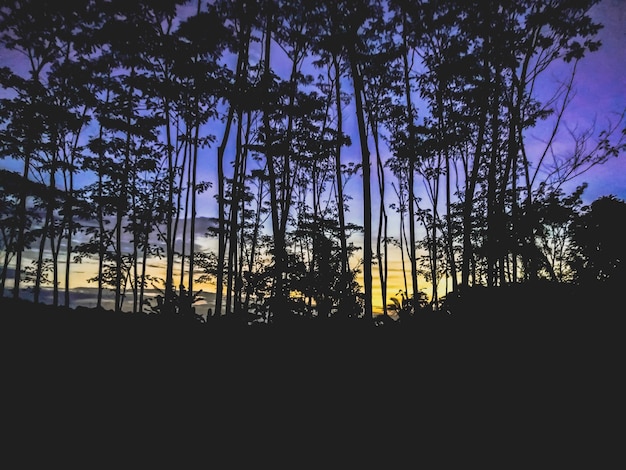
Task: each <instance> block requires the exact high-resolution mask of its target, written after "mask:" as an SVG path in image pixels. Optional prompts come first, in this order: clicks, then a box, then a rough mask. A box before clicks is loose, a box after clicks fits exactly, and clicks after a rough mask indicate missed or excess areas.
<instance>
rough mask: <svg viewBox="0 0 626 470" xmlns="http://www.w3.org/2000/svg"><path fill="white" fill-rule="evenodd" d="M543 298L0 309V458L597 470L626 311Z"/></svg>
mask: <svg viewBox="0 0 626 470" xmlns="http://www.w3.org/2000/svg"><path fill="white" fill-rule="evenodd" d="M548 292H550V293H552V294H554V293H555V291H554V290H550V291H542V290H541V289H535V290H534V292H533V293H532V294H531V293H530V292H529V291H528V290H521V289H518V290H512V289H502V290H499V291H497V292H492V293H490V294H489V295H488V294H487V292H486V291H485V290H476V291H475V292H473V293H472V294H471V295H468V296H466V297H465V299H464V302H463V305H462V306H461V305H460V304H459V305H456V306H453V308H451V313H440V314H431V316H430V317H426V316H424V317H422V318H415V319H413V320H412V321H405V322H404V323H394V324H390V325H387V326H380V327H375V326H373V325H371V324H364V323H362V322H357V321H348V322H345V323H339V322H327V323H325V324H324V323H321V322H318V323H315V322H312V321H307V320H299V321H292V322H289V323H288V324H287V323H285V324H283V325H272V326H269V327H263V326H257V327H249V326H245V325H244V324H242V323H238V322H235V321H226V320H214V321H210V322H208V323H204V324H200V323H196V322H185V321H181V320H180V318H176V319H169V320H168V319H166V318H164V317H158V316H148V315H142V316H139V315H132V314H115V313H113V312H111V311H97V310H94V309H81V308H77V309H63V308H56V309H55V308H53V307H50V306H37V307H36V306H34V305H33V304H31V303H29V302H25V301H14V300H10V299H2V300H1V301H0V371H1V372H0V373H1V378H2V382H1V383H2V385H1V391H2V404H3V412H2V413H3V414H2V418H3V421H2V425H3V429H4V430H5V431H7V430H8V431H9V432H8V434H7V433H5V435H8V436H10V438H5V439H4V441H3V444H4V447H3V449H5V450H13V451H14V452H16V453H17V454H18V456H19V458H20V459H21V461H22V463H24V464H25V466H26V465H28V464H29V463H32V464H33V466H35V465H34V464H35V462H34V461H32V460H33V459H34V458H35V457H37V456H44V457H45V461H46V463H47V464H50V463H52V462H58V463H63V464H64V465H66V464H67V463H68V462H74V463H78V464H80V467H81V468H85V467H87V468H91V467H93V465H94V464H95V463H104V462H108V466H110V467H115V468H119V467H120V466H122V467H124V466H125V465H131V464H132V465H133V466H139V467H145V466H146V465H147V462H153V461H154V462H155V463H159V464H160V465H162V466H163V467H164V468H165V467H168V468H182V467H185V466H192V464H193V462H190V461H187V460H185V458H187V457H188V456H200V458H202V459H204V460H203V461H204V462H205V463H207V464H209V463H211V464H217V460H216V459H218V458H226V459H227V460H228V462H229V463H230V464H232V466H239V467H247V466H250V465H251V464H254V465H255V466H258V464H267V465H268V466H276V465H282V466H284V467H285V468H291V467H294V466H295V467H297V468H300V467H301V464H302V463H310V464H315V465H316V466H322V467H333V466H335V465H336V466H341V467H348V468H355V467H359V468H361V467H365V466H366V465H369V466H380V467H383V468H387V467H388V466H390V465H392V462H396V464H397V465H406V463H407V462H409V463H410V464H411V465H417V464H418V463H420V462H423V463H426V464H427V466H432V465H429V462H430V463H433V462H436V463H437V465H434V466H435V468H456V467H458V466H459V464H462V465H463V466H467V465H470V464H476V465H477V466H482V467H484V466H485V465H489V466H491V467H492V468H510V467H515V466H519V465H520V464H521V466H524V467H537V466H539V467H541V466H542V464H545V465H546V466H549V467H557V468H559V467H561V466H563V465H565V464H566V463H577V464H579V465H581V466H582V467H586V468H598V467H602V468H605V467H606V468H608V467H609V465H608V464H609V462H610V463H615V462H616V461H615V456H616V455H617V457H618V458H622V457H623V454H622V453H620V449H621V448H622V445H621V440H620V438H619V436H620V432H621V431H620V429H621V428H622V427H623V418H624V417H625V415H624V406H623V403H624V397H625V396H626V395H625V394H624V393H625V392H626V389H625V388H624V385H623V382H624V380H623V371H624V358H626V355H625V354H624V352H625V351H624V329H623V325H622V322H621V318H622V316H623V314H624V312H623V310H624V309H623V306H620V305H619V304H615V303H614V301H615V300H616V299H615V298H614V299H610V298H609V297H608V296H605V297H603V299H604V300H602V301H598V300H585V299H587V296H584V295H581V294H580V291H579V292H576V291H575V290H572V289H563V292H562V293H561V294H562V295H560V296H549V297H546V294H547V293H548ZM479 306H480V308H479ZM620 308H621V310H620ZM15 449H19V450H15ZM433 454H434V458H435V460H428V461H425V460H423V459H424V457H425V456H426V455H429V456H430V457H431V458H432V457H433ZM128 455H130V456H132V457H127V456H128ZM5 456H6V455H5ZM131 458H132V459H134V460H130V459H131ZM374 459H375V460H374ZM197 461H202V460H197ZM221 462H223V460H221ZM122 463H123V464H125V465H122ZM566 466H567V465H566Z"/></svg>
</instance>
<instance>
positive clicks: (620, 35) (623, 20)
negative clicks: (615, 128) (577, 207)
mask: <svg viewBox="0 0 626 470" xmlns="http://www.w3.org/2000/svg"><path fill="white" fill-rule="evenodd" d="M592 16H593V18H594V19H595V20H596V21H599V22H600V23H602V24H603V25H604V28H603V29H602V30H601V31H600V33H599V37H600V39H601V40H602V47H601V48H600V50H599V51H597V52H594V53H592V54H588V55H587V56H586V57H585V58H584V59H583V60H582V61H581V62H580V64H579V66H578V72H577V78H576V81H575V90H576V96H575V98H574V100H573V101H572V103H571V105H570V108H569V112H568V113H567V116H566V120H565V123H566V124H567V125H568V126H569V127H575V126H578V128H580V129H583V128H586V127H588V126H589V125H591V124H592V123H593V121H594V119H595V120H596V127H597V130H598V131H599V130H600V129H603V128H605V127H606V126H607V120H609V119H610V120H611V122H612V123H616V122H617V121H618V119H619V114H620V113H622V112H623V111H624V110H626V1H624V0H603V1H602V2H600V3H599V4H598V5H596V6H594V7H593V9H592ZM555 73H556V72H555ZM625 126H626V123H622V125H621V126H620V128H621V129H623V128H624V127H625ZM583 181H586V182H588V183H589V187H588V188H587V190H586V192H585V195H584V200H585V202H591V201H593V200H595V199H596V198H598V197H600V196H604V195H609V194H613V195H615V196H617V197H618V198H620V199H623V200H626V155H624V154H622V155H620V156H619V158H613V159H611V160H609V161H608V162H607V163H605V164H604V165H601V166H597V167H595V168H593V169H592V170H590V171H589V172H588V173H587V174H585V175H583V176H581V177H580V178H579V179H578V180H576V182H575V184H574V185H573V186H576V185H578V184H580V183H582V182H583Z"/></svg>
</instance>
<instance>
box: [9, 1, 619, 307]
mask: <svg viewBox="0 0 626 470" xmlns="http://www.w3.org/2000/svg"><path fill="white" fill-rule="evenodd" d="M591 16H592V18H593V19H594V20H596V21H598V22H600V23H602V24H603V25H604V28H603V29H602V30H601V31H600V33H599V35H598V38H599V39H600V40H601V41H602V46H601V48H600V49H599V50H598V51H597V52H594V53H590V54H588V55H587V56H586V57H585V58H584V59H583V60H582V61H581V62H580V63H579V64H578V68H577V75H576V79H575V82H574V90H575V96H574V97H573V99H572V102H571V103H570V105H569V107H568V110H567V112H566V114H565V116H564V121H563V128H562V129H561V131H560V133H559V135H558V136H557V139H558V143H557V145H555V148H556V149H557V152H562V153H563V154H564V155H565V154H567V153H568V152H571V151H572V144H573V143H572V140H571V138H570V137H569V135H568V132H567V129H568V128H569V129H573V130H577V131H580V130H583V129H587V128H589V127H590V126H592V125H594V122H595V126H596V130H597V131H599V130H600V129H602V128H605V127H607V126H608V125H609V123H611V124H613V125H614V124H616V123H617V122H618V120H619V118H620V114H621V113H622V112H623V111H624V110H626V0H602V1H601V2H600V3H599V4H598V5H596V6H594V7H593V9H592V12H591ZM277 53H279V52H278V50H277ZM17 60H19V55H17V54H16V53H14V52H10V51H9V52H7V51H3V52H0V66H5V65H6V66H11V67H13V66H14V65H15V64H16V61H17ZM276 65H277V66H278V69H280V63H279V62H278V63H277V64H276ZM569 72H570V66H569V65H565V64H560V63H559V64H554V65H552V66H551V68H550V69H549V70H548V71H547V74H546V75H545V78H544V82H543V84H542V89H541V90H540V92H541V93H544V94H545V96H550V93H551V91H552V90H554V87H555V86H556V85H557V84H558V82H559V81H562V80H566V79H567V78H568V76H569ZM347 86H349V84H348V85H347ZM350 106H353V103H352V104H351V105H350ZM344 119H345V121H344V127H345V131H346V132H347V133H349V134H350V135H351V136H352V142H353V145H352V146H351V147H348V148H345V149H344V151H343V152H344V154H343V155H344V158H345V160H346V161H353V162H360V159H361V155H360V148H359V145H358V142H359V139H358V133H357V122H356V117H355V114H354V112H353V111H352V108H350V107H349V108H348V109H347V110H346V112H345V114H344ZM624 125H625V123H622V126H621V128H624ZM549 129H550V126H549V125H548V123H546V124H545V125H544V126H539V127H538V128H536V129H533V130H532V131H531V132H529V133H528V135H527V142H526V143H527V145H528V147H529V149H534V150H535V151H540V149H541V148H542V146H543V143H542V142H543V140H544V139H545V134H546V132H549ZM215 134H216V135H217V136H218V139H219V138H221V135H220V130H219V129H217V130H216V131H215ZM233 141H234V138H231V139H230V142H231V143H232V142H233ZM216 148H217V144H214V145H213V146H212V147H211V148H210V149H208V150H207V151H206V152H205V153H204V154H203V155H201V156H200V159H201V160H200V168H203V169H204V170H201V174H200V179H206V180H208V181H215V178H216V175H215V164H214V158H215V152H216ZM370 151H371V153H372V163H374V153H373V146H371V147H370ZM16 164H17V163H16ZM17 165H18V166H17V168H19V164H17ZM0 168H10V169H16V168H14V167H12V162H11V161H9V160H0ZM374 169H375V167H374V166H373V165H372V173H373V176H374V175H375V172H374ZM392 181H393V178H391V177H389V178H387V186H386V188H385V192H386V195H387V197H388V199H387V201H386V205H387V207H388V206H389V204H390V203H393V202H395V196H394V190H393V188H392V186H391V182H392ZM583 182H586V183H588V188H587V190H586V192H585V193H584V195H583V200H584V202H585V203H591V202H592V201H593V200H595V199H597V198H598V197H601V196H607V195H614V196H616V197H618V198H620V199H622V200H626V155H620V156H619V158H612V159H611V160H609V161H607V162H606V163H605V164H603V165H601V166H597V167H595V168H592V169H591V170H590V171H588V172H587V173H585V174H584V175H582V176H581V177H579V178H577V179H576V180H575V181H572V182H571V183H569V184H568V185H566V187H565V188H564V189H566V190H568V191H571V190H573V189H574V188H575V187H576V186H578V185H579V184H581V183H583ZM361 185H362V182H361V178H360V175H357V176H354V177H352V179H351V181H350V182H349V183H348V186H347V188H346V190H347V192H349V193H350V194H351V195H352V196H353V197H355V198H356V199H353V200H352V201H350V202H349V205H350V210H349V212H348V214H347V217H348V218H349V221H350V222H355V223H359V224H360V223H362V220H363V217H364V216H365V214H363V211H362V204H361V203H360V201H359V200H358V196H359V195H360V193H361V187H362V186H361ZM214 188H216V185H214ZM377 193H378V191H377V187H376V182H375V179H374V178H373V180H372V195H373V197H374V200H373V207H374V208H375V209H374V213H373V214H372V219H373V221H374V234H375V233H376V222H377V220H378V212H377V211H378V199H377V197H378V196H377ZM418 193H419V190H418ZM198 212H199V215H200V216H204V217H216V216H217V213H216V204H214V193H213V192H211V191H208V192H207V193H206V194H204V195H203V196H202V197H201V198H200V199H199V210H198ZM387 212H388V214H389V216H390V221H389V235H390V236H394V237H397V236H398V229H397V228H398V226H399V223H398V221H397V220H396V219H394V217H393V210H390V209H387ZM199 233H202V232H200V231H199ZM355 241H356V242H357V243H358V239H355ZM198 244H199V248H203V249H208V248H210V247H211V242H210V241H209V240H206V239H204V240H199V241H198ZM390 250H391V253H392V255H391V256H392V258H394V261H393V262H392V263H390V268H389V269H390V271H389V276H390V278H389V284H390V286H389V289H388V298H389V297H391V296H394V295H396V293H397V292H398V291H399V290H400V289H402V288H403V283H402V270H401V264H400V261H399V258H398V256H397V250H394V249H393V248H391V247H390ZM394 253H395V254H394ZM157 269H158V267H157ZM76 271H77V274H79V276H77V278H76V279H75V282H76V285H77V286H88V285H89V286H93V284H88V283H86V281H85V280H86V278H88V277H89V272H88V271H89V269H88V266H85V268H84V269H77V270H76ZM373 275H374V293H373V296H374V308H375V310H380V308H381V304H382V302H381V300H380V294H379V289H380V287H379V283H378V281H377V275H378V274H377V268H376V267H374V269H373ZM440 287H442V288H443V287H444V286H443V285H442V286H440Z"/></svg>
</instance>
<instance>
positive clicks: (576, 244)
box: [570, 195, 626, 287]
mask: <svg viewBox="0 0 626 470" xmlns="http://www.w3.org/2000/svg"><path fill="white" fill-rule="evenodd" d="M625 217H626V202H624V201H623V200H621V199H618V198H617V197H615V196H613V195H610V196H603V197H601V198H599V199H596V200H595V201H593V202H592V203H591V205H589V206H585V207H583V208H582V210H581V213H580V214H579V215H578V216H577V217H575V218H574V221H573V222H572V224H571V227H570V233H571V237H572V242H573V246H572V249H571V251H570V266H571V267H572V269H573V270H574V272H575V281H576V282H577V283H578V284H582V285H594V284H597V283H600V284H609V285H611V286H615V287H618V286H622V285H623V284H624V282H625V281H626V245H624V243H623V237H622V231H623V230H622V225H621V224H622V221H623V220H624V218H625Z"/></svg>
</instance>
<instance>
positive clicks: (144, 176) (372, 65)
mask: <svg viewBox="0 0 626 470" xmlns="http://www.w3.org/2000/svg"><path fill="white" fill-rule="evenodd" d="M596 3H598V2H597V1H595V0H580V1H576V2H561V1H554V0H539V1H537V0H480V1H479V0H469V1H463V2H456V1H441V2H429V1H425V0H413V1H409V0H387V1H382V0H316V1H315V2H310V1H305V0H256V1H250V0H212V1H209V2H202V1H200V0H198V1H195V0H193V1H192V0H188V1H185V0H161V1H158V2H155V1H148V0H137V1H128V0H65V1H63V2H56V1H44V2H41V1H34V0H15V1H11V2H3V4H2V5H3V6H2V7H0V48H1V49H2V50H4V51H5V52H6V53H7V54H9V55H4V57H11V58H14V59H15V60H5V61H4V63H3V64H1V65H2V67H0V165H1V167H0V188H1V200H0V234H1V238H0V255H1V257H2V259H1V265H0V270H1V271H0V298H3V301H4V302H5V305H7V306H9V305H19V304H17V303H10V302H9V299H10V300H11V301H12V302H18V301H20V300H23V299H24V298H25V296H26V293H28V295H30V296H31V297H32V302H33V303H34V304H39V303H41V302H42V297H41V292H42V291H43V290H44V289H50V290H52V305H53V306H59V307H62V306H65V307H69V306H70V294H71V291H72V279H73V276H75V275H76V272H77V271H81V270H82V266H83V265H85V264H86V263H87V261H89V262H90V263H91V264H90V265H93V266H94V267H95V272H94V274H93V276H91V277H90V279H89V282H90V283H91V284H92V285H93V286H94V287H95V288H96V292H97V294H96V295H97V299H96V307H97V308H102V302H103V296H104V294H105V293H106V292H110V293H112V295H113V297H114V308H113V310H115V311H116V312H122V311H125V312H130V313H134V314H139V313H144V314H154V315H161V316H172V315H174V316H181V317H185V318H192V319H194V321H195V320H200V321H201V322H205V323H209V320H210V319H211V318H210V317H211V316H213V317H216V318H221V317H223V316H232V317H240V318H245V319H250V318H251V319H252V320H250V322H255V323H277V322H280V321H288V320H290V319H292V318H294V317H297V318H306V319H330V318H336V319H364V320H366V321H370V320H374V319H375V318H376V319H377V320H376V321H377V322H379V323H380V324H383V323H384V322H385V321H386V319H388V318H393V319H394V320H398V319H399V320H400V321H399V322H398V323H401V322H402V321H405V322H410V321H420V320H419V319H420V318H421V317H423V316H428V315H437V314H441V315H449V314H451V313H455V312H460V311H461V310H462V309H461V307H460V305H465V306H466V307H465V309H466V310H468V309H471V310H472V311H474V310H476V309H481V308H483V309H484V310H485V311H491V310H493V311H494V312H495V311H498V312H501V311H502V310H503V307H502V305H509V307H513V306H517V307H518V308H519V309H520V312H521V313H523V312H526V311H528V310H533V309H537V308H538V306H539V305H543V306H544V307H545V308H546V309H552V310H554V309H558V308H561V309H563V308H565V309H566V310H567V308H576V307H577V306H578V307H580V306H581V305H583V304H584V305H585V306H586V307H589V308H592V307H593V305H596V302H597V300H598V298H600V297H602V296H604V295H606V294H607V293H611V292H615V290H616V289H618V288H619V287H620V286H623V285H624V281H626V263H625V260H626V244H624V243H623V239H622V238H621V237H620V234H621V233H623V232H622V229H621V228H620V227H621V225H620V220H621V221H623V220H626V203H625V202H624V201H623V200H621V199H619V198H617V197H615V196H607V197H602V198H599V199H597V200H596V201H594V202H593V203H591V204H584V203H583V198H582V196H583V193H584V191H585V189H586V187H587V183H585V182H583V181H582V180H581V178H582V177H584V174H585V172H587V171H588V170H589V169H590V168H592V167H594V166H596V165H601V164H603V163H604V162H606V161H607V160H608V159H611V158H615V157H618V156H623V153H624V151H625V150H626V126H624V122H625V121H624V114H622V116H621V117H620V118H618V119H617V120H614V121H612V122H610V123H609V124H608V125H607V126H606V127H605V128H603V129H574V130H572V131H571V132H570V135H569V138H570V145H569V146H568V148H567V149H566V150H565V151H563V152H559V151H557V150H556V149H555V147H556V136H557V133H558V131H559V129H560V127H559V126H562V116H563V115H564V113H565V112H566V109H567V106H568V104H569V103H570V101H571V99H572V95H573V93H574V89H573V83H574V77H575V74H576V68H577V66H578V65H579V62H580V64H581V65H580V66H583V65H582V64H584V58H585V56H586V55H587V54H593V53H594V52H595V51H596V50H598V48H600V47H601V43H600V42H599V41H598V40H597V38H596V35H597V33H598V31H599V30H600V28H601V27H602V25H601V24H598V23H595V22H594V21H592V19H591V17H590V16H589V10H590V9H591V8H592V7H593V6H594V5H595V4H596ZM557 62H560V63H565V64H568V66H569V70H571V73H570V75H569V76H568V77H565V78H564V79H563V80H562V81H561V82H559V83H558V84H557V85H556V86H555V87H554V88H552V94H551V95H550V96H545V94H544V93H542V90H543V89H542V88H541V87H540V83H542V80H546V79H547V78H546V77H548V76H549V71H550V70H551V68H550V67H551V66H552V65H553V64H554V63H557ZM538 128H540V129H542V130H543V132H544V133H545V135H547V138H546V139H545V142H544V145H543V147H542V148H538V147H537V146H536V145H529V144H528V141H527V138H528V135H529V132H531V131H533V130H535V129H538ZM352 130H354V132H351V131H352ZM572 182H573V183H574V184H576V183H577V182H579V184H578V185H577V186H575V189H574V190H571V189H570V188H572V187H573V186H572ZM390 188H391V189H392V192H390ZM361 211H362V214H363V217H360V216H358V214H361ZM199 214H204V215H203V216H202V217H204V219H203V220H202V221H201V220H200V219H201V216H200V215H199ZM206 214H210V215H206ZM355 214H356V215H357V217H356V218H355ZM201 222H202V223H201ZM200 227H202V229H201V228H200ZM200 239H205V240H208V241H210V246H211V248H210V249H207V248H205V247H206V246H207V245H206V243H204V244H203V243H201V242H200V241H199V240H200ZM392 262H395V263H396V265H401V286H402V287H401V288H400V290H399V292H398V289H396V288H395V287H393V288H392V287H391V286H390V282H389V280H390V276H391V274H390V268H389V267H390V265H391V263H392ZM155 266H156V267H157V268H156V269H155ZM207 286H210V288H211V289H213V290H214V292H215V302H214V307H213V308H212V309H211V311H210V312H209V313H208V314H207V315H205V316H203V315H200V309H199V308H197V307H198V302H199V301H200V300H201V299H202V296H203V292H205V291H206V290H207ZM155 289H156V290H157V291H158V292H159V295H157V296H153V295H148V291H149V290H155ZM374 292H375V293H376V295H377V296H380V298H374ZM554 296H557V297H555V298H554ZM550 298H552V299H551V300H546V299H550ZM563 299H567V300H568V301H567V302H566V303H565V304H560V302H562V301H563ZM464 302H465V304H464ZM580 302H582V303H580ZM376 303H378V304H380V305H382V308H381V311H380V312H378V311H375V309H374V307H373V306H374V304H376ZM487 304H489V305H490V306H491V307H489V306H488V305H487ZM498 305H499V306H498ZM559 305H561V307H559ZM564 305H567V307H565V306H564ZM469 306H471V307H469ZM490 309H491V310H490ZM205 310H206V309H205ZM539 311H543V310H541V308H538V310H537V312H539ZM202 313H205V312H204V311H203V312H202Z"/></svg>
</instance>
